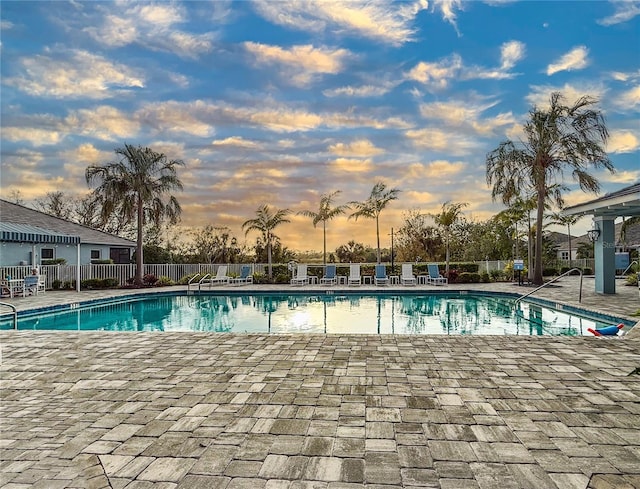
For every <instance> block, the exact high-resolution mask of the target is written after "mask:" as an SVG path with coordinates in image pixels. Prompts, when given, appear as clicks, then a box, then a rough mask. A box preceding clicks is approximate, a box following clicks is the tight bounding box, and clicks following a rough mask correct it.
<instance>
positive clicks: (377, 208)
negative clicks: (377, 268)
mask: <svg viewBox="0 0 640 489" xmlns="http://www.w3.org/2000/svg"><path fill="white" fill-rule="evenodd" d="M399 193H400V190H398V189H397V188H392V189H389V190H387V186H386V185H385V184H384V183H382V182H378V183H376V184H375V185H374V186H373V189H372V190H371V195H369V198H368V199H367V200H365V201H364V202H357V201H352V202H349V204H348V205H350V206H354V207H355V208H356V209H357V210H356V211H355V212H354V213H353V214H351V215H350V216H349V219H351V218H352V217H353V218H355V220H356V221H357V220H358V218H359V217H365V218H367V219H375V220H376V240H377V245H378V263H380V222H379V217H380V213H381V212H382V210H383V209H384V208H385V207H386V206H387V204H388V203H389V202H391V201H392V200H396V199H397V198H398V194H399Z"/></svg>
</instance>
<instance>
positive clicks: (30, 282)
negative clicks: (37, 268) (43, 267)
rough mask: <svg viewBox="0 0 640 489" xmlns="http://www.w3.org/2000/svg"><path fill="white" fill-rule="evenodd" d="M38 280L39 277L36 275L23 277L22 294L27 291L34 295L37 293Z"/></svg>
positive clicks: (25, 293)
mask: <svg viewBox="0 0 640 489" xmlns="http://www.w3.org/2000/svg"><path fill="white" fill-rule="evenodd" d="M38 281H39V277H38V276H37V275H27V276H26V277H25V278H24V289H23V295H27V293H29V294H31V295H36V294H37V293H38Z"/></svg>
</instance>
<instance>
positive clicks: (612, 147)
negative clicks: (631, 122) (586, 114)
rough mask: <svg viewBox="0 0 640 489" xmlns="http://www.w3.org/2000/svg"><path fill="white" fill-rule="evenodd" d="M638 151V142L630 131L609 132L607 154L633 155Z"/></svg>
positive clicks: (639, 143)
mask: <svg viewBox="0 0 640 489" xmlns="http://www.w3.org/2000/svg"><path fill="white" fill-rule="evenodd" d="M639 149H640V141H639V140H638V137H637V136H636V135H635V134H634V133H632V132H631V131H611V133H610V135H609V140H608V141H607V152H608V153H633V152H634V151H638V150H639Z"/></svg>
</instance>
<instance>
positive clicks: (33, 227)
mask: <svg viewBox="0 0 640 489" xmlns="http://www.w3.org/2000/svg"><path fill="white" fill-rule="evenodd" d="M135 247H136V243H135V242H134V241H131V240H128V239H124V238H120V237H118V236H113V235H111V234H108V233H103V232H102V231H98V230H96V229H92V228H90V227H87V226H82V225H80V224H76V223H74V222H71V221H67V220H65V219H60V218H58V217H54V216H50V215H48V214H45V213H43V212H40V211H37V210H34V209H29V208H28V207H24V206H22V205H19V204H13V203H11V202H8V201H6V200H2V199H0V266H3V267H8V266H19V265H28V266H40V265H43V264H45V263H51V262H50V260H61V259H62V260H65V261H66V262H67V263H69V264H72V265H76V264H80V265H87V264H89V263H92V262H94V263H95V261H96V260H109V259H111V260H112V261H113V263H130V262H131V256H132V253H133V250H135Z"/></svg>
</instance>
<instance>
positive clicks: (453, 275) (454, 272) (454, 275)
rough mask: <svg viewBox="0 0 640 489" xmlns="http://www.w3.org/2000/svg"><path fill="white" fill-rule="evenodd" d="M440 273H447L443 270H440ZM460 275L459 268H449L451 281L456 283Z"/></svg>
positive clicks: (448, 277)
mask: <svg viewBox="0 0 640 489" xmlns="http://www.w3.org/2000/svg"><path fill="white" fill-rule="evenodd" d="M440 274H442V275H445V274H443V273H442V272H440ZM458 275H459V272H458V270H455V269H453V270H452V269H449V274H448V276H447V279H449V283H456V282H457V281H458Z"/></svg>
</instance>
